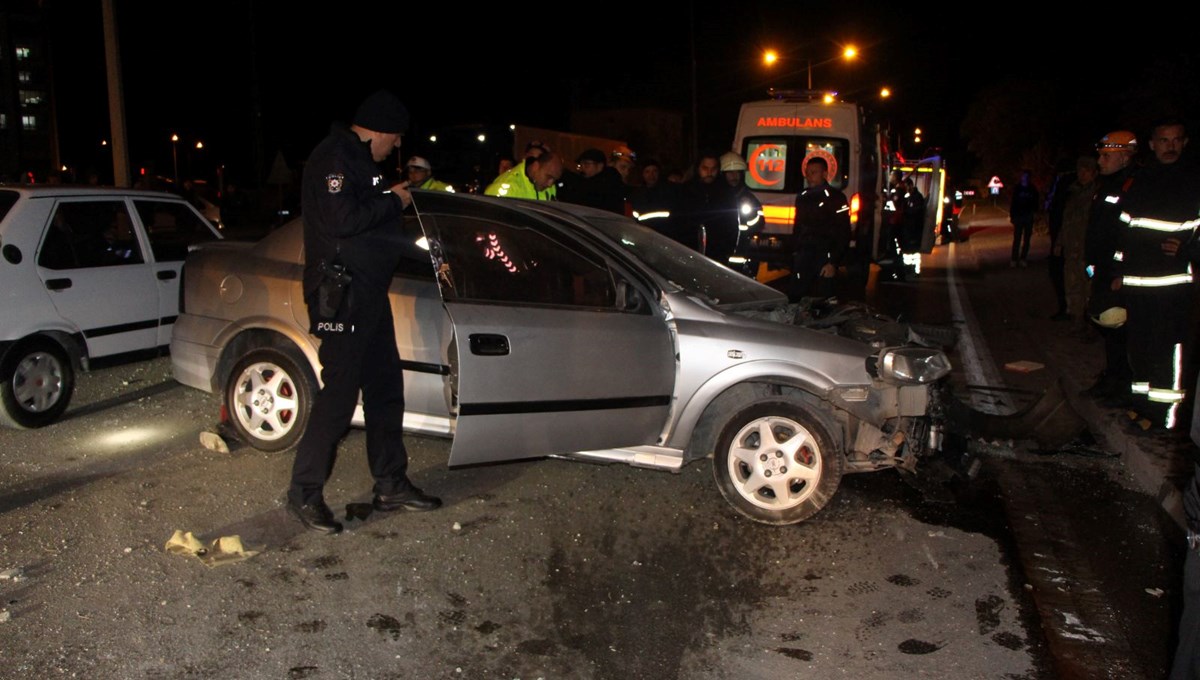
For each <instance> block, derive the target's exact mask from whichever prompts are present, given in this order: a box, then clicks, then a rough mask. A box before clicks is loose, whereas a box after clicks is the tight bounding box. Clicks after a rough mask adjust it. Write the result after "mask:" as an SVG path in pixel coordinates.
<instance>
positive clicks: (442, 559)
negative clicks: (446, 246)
mask: <svg viewBox="0 0 1200 680" xmlns="http://www.w3.org/2000/svg"><path fill="white" fill-rule="evenodd" d="M216 413H217V403H216V400H215V397H211V396H209V395H206V394H202V393H199V392H196V391H194V390H190V389H187V388H183V387H180V386H177V385H175V384H174V383H172V382H171V380H170V377H169V364H168V362H167V359H165V358H159V359H155V360H152V361H147V362H138V363H135V364H130V365H125V366H118V367H113V368H109V369H104V370H101V371H98V372H95V373H92V374H88V375H85V376H83V378H82V379H81V380H80V391H79V394H78V395H77V397H76V400H75V402H74V404H73V406H72V409H71V410H70V411H69V415H70V417H69V418H67V419H66V420H64V421H63V422H61V423H58V424H56V425H54V426H51V427H49V428H46V429H44V430H39V431H23V432H18V431H2V432H0V572H2V573H3V577H2V578H0V597H2V598H3V614H0V618H2V619H4V620H3V621H2V622H0V636H2V637H3V639H4V644H3V645H0V677H5V678H10V677H11V678H28V677H53V676H77V677H92V678H143V677H145V678H185V677H186V678H195V677H222V678H227V677H237V678H308V677H311V678H325V677H331V678H332V677H356V678H414V677H421V678H618V677H620V678H735V677H736V678H747V677H764V678H765V677H803V676H811V677H842V676H844V677H856V678H885V677H887V678H894V677H935V678H936V677H943V678H964V677H996V678H1040V677H1048V676H1046V675H1045V669H1044V665H1045V661H1044V659H1043V660H1039V653H1040V652H1039V650H1040V645H1041V642H1040V634H1039V631H1038V629H1037V627H1036V623H1035V622H1034V620H1033V619H1032V618H1031V613H1032V611H1033V609H1032V603H1031V601H1030V600H1029V599H1028V598H1027V597H1026V595H1025V593H1024V592H1023V590H1022V589H1021V587H1020V585H1019V583H1020V579H1019V577H1017V576H1015V575H1014V573H1013V572H1012V569H1011V566H1012V565H1011V559H1010V556H1009V555H1008V554H1006V548H1005V546H1004V543H1003V540H1002V539H998V538H996V537H994V536H992V535H989V533H988V531H990V530H991V529H987V530H984V529H981V528H980V526H978V524H979V522H976V521H974V520H971V521H962V513H961V512H959V511H958V510H954V511H951V509H952V508H953V506H952V505H949V504H946V503H944V502H930V501H927V500H925V499H924V497H923V496H922V495H921V494H919V493H917V492H916V491H914V490H913V488H912V487H911V486H909V485H908V484H906V483H905V482H904V481H903V480H902V479H901V478H900V477H899V476H898V475H896V474H893V473H883V474H874V475H866V476H861V475H860V476H856V477H848V478H846V479H845V480H844V481H843V485H842V489H841V491H840V492H839V493H838V495H837V496H836V497H835V499H834V500H833V501H832V502H831V504H830V505H829V506H828V507H827V508H826V509H825V510H824V511H823V512H822V513H821V514H820V515H818V516H817V517H816V518H814V520H812V521H810V522H808V523H806V524H802V525H798V526H792V527H784V528H772V527H767V526H760V525H757V524H754V523H751V522H748V521H746V520H744V519H742V518H741V517H740V516H737V515H736V514H734V513H733V512H732V511H731V510H730V509H728V508H727V507H726V506H725V504H724V501H722V500H721V499H720V496H719V494H718V492H717V490H716V488H715V486H714V484H713V482H712V479H711V472H710V470H709V468H708V466H707V464H706V463H699V464H696V465H693V466H689V467H686V468H685V469H684V470H683V471H682V472H681V473H679V474H670V473H664V472H659V471H651V470H640V469H633V468H626V467H622V466H596V465H590V464H584V463H574V462H567V461H559V460H540V461H531V462H522V463H513V464H506V465H497V466H490V467H479V468H468V469H455V470H450V469H448V468H447V467H446V466H445V460H446V458H447V453H448V446H447V442H445V441H443V440H438V439H427V438H419V437H413V438H410V440H409V442H410V448H411V454H412V459H413V476H414V478H415V480H416V481H417V483H418V484H419V485H421V486H423V487H425V488H427V489H428V490H430V491H434V492H436V493H439V494H441V495H442V496H443V497H444V498H445V500H446V501H447V505H446V507H445V508H444V509H442V510H440V511H438V512H433V513H425V514H397V515H389V516H380V515H373V516H370V517H368V518H367V519H366V520H365V521H364V520H359V519H355V520H352V521H350V522H349V524H348V530H347V531H346V532H345V533H344V534H342V535H340V536H336V537H326V536H321V535H317V534H313V533H309V532H304V531H302V530H301V528H300V526H299V525H298V524H296V523H295V522H293V521H291V520H290V519H288V518H287V517H286V515H285V514H284V511H283V506H282V492H283V489H284V488H285V486H286V480H287V478H288V473H289V470H290V458H289V456H287V455H270V454H263V453H260V452H257V451H253V450H250V449H245V448H235V449H234V450H233V451H232V452H230V453H218V452H216V451H211V450H208V449H205V448H203V447H202V446H200V445H199V443H198V436H199V432H200V431H201V430H203V429H205V428H207V427H209V426H211V425H212V424H213V423H214V421H215V416H216ZM369 488H370V482H369V476H368V474H367V472H366V464H365V461H364V453H363V437H362V433H361V432H357V431H355V432H352V433H351V434H350V435H349V436H348V438H347V439H346V441H345V443H344V445H343V448H342V455H341V458H340V459H339V462H338V464H337V467H336V469H335V470H334V474H333V478H332V480H331V483H330V486H329V488H328V490H327V496H328V498H329V500H330V501H331V503H332V504H334V506H335V507H336V508H338V509H339V511H340V509H341V508H343V507H345V506H346V505H355V504H362V503H364V502H366V501H368V500H369V495H368V494H369ZM943 500H944V499H943ZM359 507H360V506H356V507H353V508H351V510H355V509H359ZM968 514H970V513H968ZM978 514H979V515H980V516H993V517H994V516H995V510H994V507H993V508H992V510H990V511H982V510H981V511H980V512H979V513H978ZM959 524H962V525H964V526H965V527H966V528H962V527H960V526H959ZM176 530H183V531H191V532H193V533H194V535H195V536H196V537H197V538H199V539H200V540H201V541H202V542H204V543H206V544H207V543H209V542H211V541H212V540H215V539H217V538H220V537H224V536H232V535H238V536H239V537H240V538H241V540H242V542H243V545H244V546H245V547H246V548H247V549H250V550H255V551H258V552H257V554H254V555H253V556H250V557H249V558H248V559H244V560H241V561H233V562H229V563H225V564H221V565H218V566H207V565H206V564H204V563H203V562H202V561H201V560H200V559H199V558H197V557H194V556H191V555H180V554H173V553H170V552H167V551H166V550H165V549H164V546H165V544H166V543H167V541H168V539H170V538H171V536H172V534H173V532H174V531H176Z"/></svg>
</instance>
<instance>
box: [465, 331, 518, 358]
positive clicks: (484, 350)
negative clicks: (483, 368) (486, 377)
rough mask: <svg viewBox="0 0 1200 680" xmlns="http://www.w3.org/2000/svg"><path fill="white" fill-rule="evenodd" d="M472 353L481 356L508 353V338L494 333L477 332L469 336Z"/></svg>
mask: <svg viewBox="0 0 1200 680" xmlns="http://www.w3.org/2000/svg"><path fill="white" fill-rule="evenodd" d="M469 340H470V344H471V354H474V355H476V356H481V357H500V356H505V355H507V354H508V349H509V348H508V338H507V337H506V336H503V335H497V334H494V333H476V334H472V335H471V337H470V338H469Z"/></svg>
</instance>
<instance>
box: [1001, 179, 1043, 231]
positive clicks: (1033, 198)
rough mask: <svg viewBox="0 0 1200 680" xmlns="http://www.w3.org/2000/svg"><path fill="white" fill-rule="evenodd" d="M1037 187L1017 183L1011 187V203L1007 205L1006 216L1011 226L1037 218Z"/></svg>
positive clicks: (1038, 200) (1038, 199) (1038, 201)
mask: <svg viewBox="0 0 1200 680" xmlns="http://www.w3.org/2000/svg"><path fill="white" fill-rule="evenodd" d="M1040 200H1041V199H1040V198H1039V196H1038V190H1037V187H1035V186H1033V184H1032V183H1031V184H1028V185H1026V184H1020V183H1018V184H1017V185H1016V186H1015V187H1013V193H1012V201H1011V202H1010V203H1009V205H1008V216H1009V219H1011V220H1012V222H1013V224H1016V223H1017V222H1032V221H1033V220H1034V218H1035V217H1037V212H1038V207H1039V203H1040Z"/></svg>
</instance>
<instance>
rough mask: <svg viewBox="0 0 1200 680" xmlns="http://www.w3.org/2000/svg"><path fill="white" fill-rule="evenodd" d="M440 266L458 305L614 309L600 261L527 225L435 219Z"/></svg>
mask: <svg viewBox="0 0 1200 680" xmlns="http://www.w3.org/2000/svg"><path fill="white" fill-rule="evenodd" d="M437 232H438V236H439V238H440V239H441V242H440V245H441V248H442V250H443V258H442V260H443V262H446V263H449V265H450V282H451V284H452V287H453V290H452V292H451V293H450V294H452V295H453V296H454V297H455V298H456V299H459V300H482V301H488V302H510V303H516V304H545V305H566V306H574V307H592V308H595V307H614V306H615V303H616V292H615V286H614V284H613V277H612V274H611V273H610V272H609V269H608V267H607V265H606V264H605V263H604V261H603V260H602V259H601V258H599V257H598V256H595V255H592V254H588V253H584V252H580V250H579V249H577V248H574V247H571V246H568V245H566V244H564V243H562V242H560V241H557V240H555V239H554V238H552V237H551V236H549V235H548V234H547V233H545V232H544V231H543V230H542V229H540V228H538V225H537V224H536V223H535V222H534V221H533V220H530V222H529V224H527V225H518V224H513V223H504V222H497V221H494V220H485V219H478V218H474V217H465V216H450V215H439V216H438V217H437Z"/></svg>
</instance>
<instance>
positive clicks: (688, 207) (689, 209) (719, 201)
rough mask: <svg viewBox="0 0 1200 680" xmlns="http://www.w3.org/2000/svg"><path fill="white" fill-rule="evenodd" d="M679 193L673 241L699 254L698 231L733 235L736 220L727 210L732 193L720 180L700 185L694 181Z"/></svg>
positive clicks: (730, 211)
mask: <svg viewBox="0 0 1200 680" xmlns="http://www.w3.org/2000/svg"><path fill="white" fill-rule="evenodd" d="M680 193H681V197H680V200H679V203H680V206H679V217H680V219H679V221H678V222H677V227H678V234H677V239H676V240H678V241H679V242H680V243H682V244H684V245H686V246H689V247H691V248H695V249H697V250H700V249H701V243H700V234H701V228H703V231H704V233H705V234H712V233H720V232H725V231H731V230H732V231H736V229H737V216H736V215H734V214H733V211H732V210H731V209H730V206H732V205H733V204H732V194H733V190H732V189H731V188H730V187H729V184H728V183H727V182H725V180H724V179H723V178H721V177H717V178H716V179H714V180H713V181H712V182H702V181H700V179H699V178H698V177H693V178H692V179H691V180H689V181H688V182H687V183H685V184H683V185H682V189H681V190H680Z"/></svg>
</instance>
